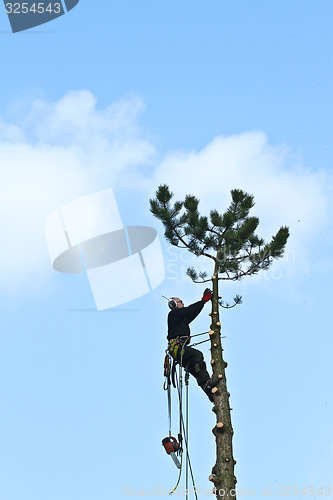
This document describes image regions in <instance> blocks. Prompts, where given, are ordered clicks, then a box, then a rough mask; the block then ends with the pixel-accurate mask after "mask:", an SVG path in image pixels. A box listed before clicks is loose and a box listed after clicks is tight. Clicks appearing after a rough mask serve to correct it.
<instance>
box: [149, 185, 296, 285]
mask: <svg viewBox="0 0 333 500" xmlns="http://www.w3.org/2000/svg"><path fill="white" fill-rule="evenodd" d="M172 198H173V193H172V192H171V191H170V189H169V187H168V186H167V185H166V184H164V185H160V186H159V187H158V189H157V191H156V197H155V198H153V199H151V200H150V211H151V212H152V213H153V215H154V216H155V217H157V218H158V219H159V220H160V221H161V222H162V223H163V226H164V230H165V232H164V235H165V237H166V239H167V240H168V241H169V242H170V243H171V245H174V246H177V247H179V248H187V249H188V250H189V251H190V252H192V253H193V254H195V255H196V256H198V257H199V256H201V255H203V256H205V257H208V258H210V259H212V260H214V262H215V270H216V271H217V273H218V277H219V279H224V280H238V279H240V278H242V277H243V276H247V275H251V274H255V273H257V272H258V271H260V269H267V268H268V267H269V266H270V264H271V263H272V262H273V260H274V259H277V258H280V257H282V255H283V252H284V249H285V246H286V243H287V240H288V237H289V229H288V227H286V226H282V227H281V228H280V229H279V230H278V232H277V233H276V234H275V236H273V237H272V239H271V241H270V242H269V243H265V242H264V240H263V239H262V238H260V237H259V236H258V235H257V234H255V231H256V230H257V227H258V225H259V218H258V217H253V216H250V215H249V213H250V210H251V209H252V208H253V206H254V197H253V196H252V195H250V194H248V193H246V192H244V191H242V190H240V189H233V190H232V191H231V203H230V206H229V207H228V208H227V210H226V211H225V212H224V213H219V212H218V211H217V210H211V211H210V214H209V217H206V216H202V215H200V213H199V210H198V206H199V200H198V199H197V198H196V197H195V196H193V195H186V196H185V199H184V201H176V202H174V203H173V204H172ZM187 274H188V276H189V277H190V278H191V279H192V280H193V281H205V278H206V274H205V273H198V272H197V271H196V270H195V269H194V268H193V267H191V268H189V269H188V270H187ZM206 281H208V280H206Z"/></svg>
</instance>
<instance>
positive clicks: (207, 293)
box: [202, 288, 213, 302]
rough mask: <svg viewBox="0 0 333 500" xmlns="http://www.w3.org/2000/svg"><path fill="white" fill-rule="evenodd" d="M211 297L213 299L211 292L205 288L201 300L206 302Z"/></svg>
mask: <svg viewBox="0 0 333 500" xmlns="http://www.w3.org/2000/svg"><path fill="white" fill-rule="evenodd" d="M212 297H213V292H212V291H211V290H210V289H209V288H206V290H205V291H204V293H203V296H202V300H204V301H205V302H208V301H209V300H210V299H211V298H212Z"/></svg>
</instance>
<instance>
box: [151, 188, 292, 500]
mask: <svg viewBox="0 0 333 500" xmlns="http://www.w3.org/2000/svg"><path fill="white" fill-rule="evenodd" d="M172 197H173V193H172V192H171V191H170V190H169V187H168V186H167V185H161V186H159V188H158V190H157V192H156V197H155V198H154V199H151V200H150V210H151V212H152V213H153V214H154V215H155V216H156V217H157V218H158V219H160V220H161V222H162V223H163V225H164V228H165V233H164V234H165V237H166V239H167V240H168V241H169V242H170V243H171V245H175V246H177V247H179V248H186V249H188V250H189V251H190V252H191V253H193V254H194V255H196V256H197V257H201V256H204V257H207V258H208V259H210V260H211V262H212V268H213V274H212V276H211V277H208V275H207V273H205V272H199V273H198V272H197V271H196V270H195V269H194V268H193V267H190V268H189V269H188V270H187V274H188V276H189V277H190V278H191V279H192V280H193V281H194V282H195V283H207V282H211V284H212V289H213V296H212V299H211V300H212V310H211V325H210V328H211V330H210V332H209V334H210V341H211V355H212V359H211V364H212V367H213V380H215V379H217V378H218V379H219V380H220V382H219V384H218V386H216V387H213V388H212V390H211V394H213V398H214V402H215V405H214V407H213V411H214V412H215V413H216V419H217V422H216V426H215V427H214V429H213V433H214V435H215V441H216V463H215V465H214V467H213V469H212V474H211V475H210V477H209V479H210V480H211V481H212V482H213V484H214V491H215V494H216V497H217V499H218V500H222V499H223V500H234V499H235V498H236V488H235V487H236V477H235V475H234V466H235V463H236V462H235V460H234V457H233V450H232V436H233V433H234V431H233V428H232V425H231V415H230V406H229V396H230V394H229V392H228V390H227V381H226V375H225V368H226V366H227V363H226V362H225V361H224V359H223V356H222V351H223V349H222V343H221V323H220V316H219V309H220V307H233V306H234V305H236V304H239V303H240V302H241V297H240V296H238V295H236V297H235V298H234V304H233V305H232V306H229V305H224V304H223V302H222V300H221V297H220V296H219V281H222V280H233V281H235V280H239V279H241V278H243V277H244V276H250V275H252V274H255V273H258V272H259V271H260V270H261V269H268V268H269V266H270V265H271V263H272V262H273V260H274V259H277V258H280V257H282V255H283V252H284V249H285V246H286V243H287V240H288V237H289V229H288V228H287V227H285V226H283V227H281V228H280V229H279V230H278V232H277V233H276V235H275V236H273V238H272V240H271V241H270V243H266V244H265V242H264V240H263V239H262V238H260V237H258V236H257V235H256V234H255V231H256V229H257V227H258V224H259V219H258V217H250V216H249V212H250V210H251V208H252V207H253V206H254V201H253V196H252V195H249V194H248V193H246V192H244V191H242V190H239V189H233V190H232V191H231V198H232V200H231V204H230V206H229V208H228V209H227V210H226V211H225V212H224V213H223V214H220V213H219V212H218V211H217V210H212V211H211V212H210V215H209V218H208V217H205V216H201V215H200V214H199V212H198V204H199V200H198V199H197V198H196V197H195V196H193V195H187V196H186V197H185V200H184V201H176V202H175V203H174V204H173V205H172V204H171V199H172Z"/></svg>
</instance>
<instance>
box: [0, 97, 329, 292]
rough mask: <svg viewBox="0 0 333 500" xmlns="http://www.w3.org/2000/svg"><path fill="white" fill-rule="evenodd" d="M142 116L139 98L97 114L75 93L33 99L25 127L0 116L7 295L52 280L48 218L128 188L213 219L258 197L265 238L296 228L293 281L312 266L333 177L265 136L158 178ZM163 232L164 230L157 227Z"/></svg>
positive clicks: (204, 155)
mask: <svg viewBox="0 0 333 500" xmlns="http://www.w3.org/2000/svg"><path fill="white" fill-rule="evenodd" d="M143 108H144V106H143V104H142V102H141V101H140V100H139V99H136V98H133V99H129V100H127V101H125V100H124V101H120V102H117V103H114V104H112V105H111V106H108V107H106V108H104V109H98V107H97V102H96V98H95V97H94V96H93V95H92V94H91V93H90V92H89V91H77V92H68V93H67V94H66V95H65V96H64V97H62V98H61V99H59V100H58V101H55V102H46V101H43V100H40V99H39V100H35V102H34V103H33V105H32V106H31V109H30V111H29V112H28V113H27V115H26V116H25V118H24V120H20V122H19V124H17V123H10V124H8V123H5V122H4V121H3V120H2V119H1V118H0V175H1V184H0V206H1V213H2V217H1V220H0V230H1V234H2V259H1V261H0V273H1V283H0V291H1V292H4V293H6V294H8V292H10V291H17V290H24V291H25V290H27V289H28V288H27V285H28V286H29V289H30V286H31V283H32V282H33V283H34V284H36V283H37V282H38V281H39V280H42V279H43V277H44V276H45V275H47V274H48V273H49V272H50V263H49V260H48V255H47V250H46V243H45V236H44V222H45V219H46V217H47V215H48V214H49V213H51V212H52V211H53V210H55V209H56V208H58V207H59V206H61V205H63V204H64V203H66V202H69V201H72V200H74V199H76V198H78V197H80V196H83V195H86V194H90V193H92V192H94V191H97V190H99V189H106V188H109V187H112V188H117V187H119V188H120V189H122V188H124V187H125V188H126V190H127V194H126V199H129V195H128V193H130V196H133V197H134V196H135V199H136V201H137V203H139V201H140V200H142V202H144V203H145V204H146V203H147V205H145V206H147V211H148V198H149V197H150V196H153V195H154V192H155V190H156V188H157V186H158V184H160V183H167V184H169V186H170V188H171V189H172V190H173V191H174V192H175V197H177V198H182V197H183V196H184V195H185V194H186V193H193V194H195V195H196V196H197V197H198V198H200V200H201V205H200V206H201V211H202V212H203V213H207V214H208V213H209V210H210V209H212V208H216V209H218V210H220V211H223V210H224V209H225V208H226V207H227V206H228V204H229V202H230V190H231V189H232V188H240V189H244V190H246V191H248V192H250V193H252V194H254V196H255V201H256V206H255V208H254V209H253V213H254V214H255V215H258V216H259V217H260V218H261V225H260V229H259V231H258V232H259V234H260V235H263V236H264V237H265V238H266V239H269V238H270V236H271V235H272V234H273V233H274V232H276V231H277V229H278V228H279V227H280V226H281V225H288V226H290V228H291V238H290V242H289V245H288V248H289V249H290V250H294V251H295V252H296V258H297V262H298V265H296V266H295V265H294V264H293V265H292V266H289V268H290V269H293V271H292V272H293V273H294V274H295V273H297V272H299V270H300V269H301V268H302V269H304V266H307V265H308V262H309V260H308V255H307V252H306V248H307V247H308V246H309V245H311V242H312V240H314V239H315V238H316V237H317V233H318V232H319V228H320V227H324V226H325V225H326V224H327V222H328V220H329V214H330V212H329V210H330V205H329V200H330V194H331V178H329V177H328V175H326V174H325V173H324V172H321V171H319V170H318V171H315V170H313V169H307V168H305V167H303V166H302V165H301V163H300V162H299V161H298V160H297V158H295V157H294V156H293V155H292V154H291V153H290V151H288V149H287V148H286V147H283V146H281V147H273V146H271V145H269V143H268V140H267V137H266V136H265V134H264V133H263V132H244V133H243V134H239V135H234V136H230V137H217V138H215V139H213V140H212V141H211V142H210V143H209V144H208V145H207V146H206V147H205V148H203V149H202V150H201V151H173V152H169V153H167V154H166V155H165V156H164V158H163V159H162V161H161V162H160V163H159V164H158V166H157V167H156V168H155V169H154V170H153V169H152V158H154V154H155V148H154V145H153V144H152V143H151V141H149V140H148V139H146V138H145V136H144V133H143V132H142V131H141V129H140V127H139V125H138V115H139V113H140V112H141V111H142V110H143ZM147 165H148V166H149V167H150V168H149V170H147V168H146V167H147ZM130 209H131V207H129V210H130ZM135 223H138V222H137V221H135ZM155 227H156V228H160V229H162V227H161V226H160V225H159V223H158V222H157V221H156V224H155ZM32 277H33V280H31V278H32Z"/></svg>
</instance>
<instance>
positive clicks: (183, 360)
mask: <svg viewBox="0 0 333 500" xmlns="http://www.w3.org/2000/svg"><path fill="white" fill-rule="evenodd" d="M181 351H182V348H181V346H179V349H178V350H177V355H176V360H177V361H178V363H179V364H181V366H183V367H184V368H185V370H187V371H189V372H190V374H191V375H193V377H195V378H196V379H197V382H198V385H199V386H200V387H202V388H203V387H204V386H205V384H206V382H207V381H208V380H209V379H210V376H209V374H208V371H207V367H206V363H205V361H204V357H203V354H202V352H201V351H198V350H197V349H193V347H189V346H187V345H186V346H185V348H184V354H183V356H181Z"/></svg>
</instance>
